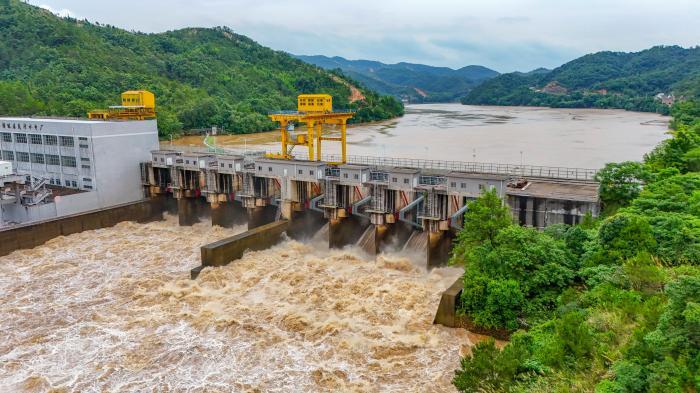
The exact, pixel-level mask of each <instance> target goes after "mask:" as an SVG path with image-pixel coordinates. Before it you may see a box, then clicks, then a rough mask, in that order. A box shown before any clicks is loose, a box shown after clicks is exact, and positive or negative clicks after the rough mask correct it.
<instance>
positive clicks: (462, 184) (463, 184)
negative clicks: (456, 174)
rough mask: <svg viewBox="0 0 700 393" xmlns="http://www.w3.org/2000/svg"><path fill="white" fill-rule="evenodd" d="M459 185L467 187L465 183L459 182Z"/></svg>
mask: <svg viewBox="0 0 700 393" xmlns="http://www.w3.org/2000/svg"><path fill="white" fill-rule="evenodd" d="M459 186H460V187H461V188H467V183H459Z"/></svg>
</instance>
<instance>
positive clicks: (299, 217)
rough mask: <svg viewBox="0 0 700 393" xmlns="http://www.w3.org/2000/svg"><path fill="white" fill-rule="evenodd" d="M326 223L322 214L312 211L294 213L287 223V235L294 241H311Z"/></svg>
mask: <svg viewBox="0 0 700 393" xmlns="http://www.w3.org/2000/svg"><path fill="white" fill-rule="evenodd" d="M327 222H328V221H327V220H326V219H325V218H324V217H323V213H319V212H315V211H312V210H305V211H298V212H297V211H295V212H293V213H292V219H291V220H290V221H289V229H288V230H287V235H289V237H291V238H292V239H294V240H307V239H311V238H312V237H313V236H314V235H315V234H316V233H317V232H318V231H319V230H320V229H321V228H322V227H323V226H324V225H326V223H327Z"/></svg>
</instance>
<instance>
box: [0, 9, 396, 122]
mask: <svg viewBox="0 0 700 393" xmlns="http://www.w3.org/2000/svg"><path fill="white" fill-rule="evenodd" d="M339 78H340V77H339V76H338V75H333V74H332V73H330V72H328V71H325V70H323V69H321V68H318V67H315V66H312V65H309V64H306V63H304V62H302V61H300V60H297V59H294V58H292V57H291V56H289V55H287V54H286V53H283V52H280V51H273V50H271V49H269V48H266V47H263V46H261V45H259V44H257V43H256V42H255V41H253V40H251V39H249V38H247V37H245V36H242V35H238V34H235V33H234V32H233V31H231V30H230V29H228V28H225V27H219V28H212V29H209V28H187V29H182V30H177V31H169V32H165V33H158V34H144V33H137V32H129V31H126V30H123V29H119V28H116V27H113V26H105V25H100V24H99V23H89V22H87V21H78V20H75V19H71V18H59V17H57V16H55V15H53V14H51V13H50V12H48V11H46V10H43V9H41V8H38V7H34V6H31V5H27V4H25V3H22V2H20V1H16V0H0V115H55V116H85V115H86V112H87V111H88V110H90V109H95V108H103V107H106V106H108V105H115V104H117V103H118V99H119V94H120V93H121V92H122V91H125V90H130V89H148V90H151V91H153V92H154V93H155V94H156V99H157V106H158V108H157V110H158V122H159V129H160V132H161V135H167V134H171V133H177V132H178V131H180V130H181V129H182V128H185V129H189V128H200V127H208V126H211V125H218V126H221V127H223V128H224V129H225V130H227V131H229V132H234V133H247V132H255V131H263V130H269V129H272V128H273V127H274V125H273V123H272V122H270V121H269V120H268V119H267V118H266V116H265V114H266V113H267V112H268V111H271V110H280V109H294V108H295V107H296V96H297V95H298V94H300V93H329V94H332V95H333V100H334V106H335V107H336V108H348V107H352V108H354V109H357V110H358V114H357V116H356V118H355V119H354V120H355V121H369V120H379V119H386V118H390V117H395V116H399V115H401V114H403V107H402V105H401V103H400V102H399V101H398V100H396V99H395V98H393V97H388V96H387V97H382V96H379V95H377V94H376V93H374V92H372V91H369V90H363V91H362V93H363V95H364V96H365V99H364V100H362V101H358V102H354V103H350V102H349V100H348V97H349V96H350V89H349V87H348V86H346V84H344V83H341V82H343V81H342V80H340V79H339Z"/></svg>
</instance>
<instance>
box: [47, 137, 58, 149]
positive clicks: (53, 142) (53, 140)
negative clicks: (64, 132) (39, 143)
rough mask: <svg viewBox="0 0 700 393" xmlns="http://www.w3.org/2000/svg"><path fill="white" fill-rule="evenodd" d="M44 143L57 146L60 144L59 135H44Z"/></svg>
mask: <svg viewBox="0 0 700 393" xmlns="http://www.w3.org/2000/svg"><path fill="white" fill-rule="evenodd" d="M44 144H45V145H49V146H56V145H58V137H57V136H56V135H44Z"/></svg>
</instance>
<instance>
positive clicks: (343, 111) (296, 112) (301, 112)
mask: <svg viewBox="0 0 700 393" xmlns="http://www.w3.org/2000/svg"><path fill="white" fill-rule="evenodd" d="M355 112H357V111H356V110H354V109H340V108H339V109H333V110H332V111H326V112H321V111H318V112H317V111H294V110H291V111H290V110H285V111H270V112H267V114H268V115H322V114H334V113H337V114H344V113H355Z"/></svg>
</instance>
